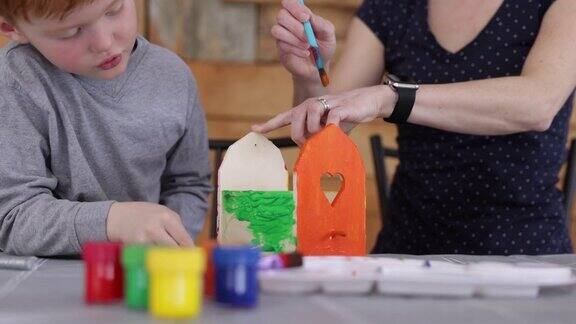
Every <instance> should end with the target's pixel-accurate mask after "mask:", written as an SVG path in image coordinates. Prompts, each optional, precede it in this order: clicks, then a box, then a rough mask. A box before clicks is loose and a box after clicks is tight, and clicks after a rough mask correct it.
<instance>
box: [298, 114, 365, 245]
mask: <svg viewBox="0 0 576 324" xmlns="http://www.w3.org/2000/svg"><path fill="white" fill-rule="evenodd" d="M326 175H328V176H333V177H340V178H341V179H342V183H341V186H340V189H339V191H338V193H337V194H336V197H335V198H334V199H333V200H332V201H330V200H329V199H328V198H327V196H326V194H325V192H324V191H323V189H322V185H321V178H322V177H323V176H326ZM294 182H295V183H294V188H295V191H296V193H295V194H296V197H297V204H296V205H297V206H296V208H297V210H296V214H297V237H298V250H299V251H300V252H301V253H303V254H304V255H348V256H358V255H366V186H365V183H366V171H365V169H364V163H363V162H362V158H361V156H360V152H359V151H358V148H357V147H356V145H355V144H354V142H352V140H351V139H350V138H349V137H348V136H347V135H346V134H344V132H342V131H341V130H340V128H338V127H337V126H335V125H329V126H327V127H326V128H325V129H324V130H322V131H321V132H320V133H318V134H316V135H314V136H312V137H311V138H310V139H309V140H308V141H307V142H306V143H305V144H304V147H303V148H302V149H301V151H300V156H299V158H298V161H297V162H296V166H295V168H294Z"/></svg>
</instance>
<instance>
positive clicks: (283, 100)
mask: <svg viewBox="0 0 576 324" xmlns="http://www.w3.org/2000/svg"><path fill="white" fill-rule="evenodd" d="M136 2H137V5H138V9H139V24H140V31H141V33H142V34H143V35H145V36H147V37H148V38H149V39H150V40H151V41H153V42H154V43H157V44H159V45H161V46H164V47H167V48H170V49H171V50H173V51H174V52H176V53H178V54H179V55H180V56H181V57H182V58H183V59H184V60H186V61H187V62H188V64H189V66H190V68H191V69H192V71H193V72H194V74H195V76H196V78H197V80H198V84H199V87H200V94H201V98H202V101H203V104H204V108H205V110H206V116H207V121H208V131H209V136H210V137H211V138H220V139H221V138H226V139H230V138H239V137H241V136H243V135H244V134H246V132H248V131H249V129H250V125H252V124H253V123H256V122H262V121H265V120H267V119H268V118H270V117H273V116H274V115H275V114H276V113H278V112H281V111H283V110H285V109H288V108H291V98H292V85H291V80H290V76H289V75H288V74H287V73H286V72H284V70H283V69H282V67H281V66H280V65H279V64H278V61H277V53H276V48H275V44H274V41H273V39H272V38H271V37H270V35H269V31H270V28H271V27H272V25H273V24H274V21H275V18H276V14H277V12H278V9H279V3H280V0H137V1H136ZM306 3H307V4H308V5H309V6H310V7H311V8H312V9H313V10H314V11H315V12H318V13H319V14H321V15H323V16H324V17H327V18H328V19H330V20H331V21H332V22H334V24H335V26H336V32H337V36H338V39H339V41H343V40H344V37H345V33H346V30H347V27H348V24H349V22H350V20H351V19H352V17H353V16H354V13H355V8H356V7H357V6H358V5H359V4H360V3H361V0H307V1H306ZM2 42H3V40H2V39H1V38H0V46H1V45H2ZM571 129H572V131H571V134H572V135H574V134H576V132H575V130H576V123H575V122H574V120H573V121H572V123H571ZM288 134H289V131H288V129H282V130H279V131H276V132H274V133H272V134H271V136H274V137H275V136H287V135H288ZM372 134H380V135H382V136H383V137H384V140H385V142H386V144H387V145H389V146H394V145H395V142H394V139H395V136H396V131H395V129H394V127H393V126H391V125H388V124H385V123H383V122H380V121H377V122H373V123H370V124H367V125H362V126H361V127H358V128H357V129H356V130H355V131H354V132H353V133H352V134H351V137H352V139H353V140H354V141H355V142H356V144H357V145H358V147H359V149H360V151H361V153H362V156H363V158H364V162H365V165H366V170H367V188H366V189H367V224H368V236H369V237H368V244H369V246H371V245H372V244H373V242H374V239H375V236H376V234H377V231H378V230H379V228H380V219H379V215H380V214H379V210H378V199H377V192H376V184H375V179H374V172H373V167H372V158H371V155H370V145H369V137H370V135H372ZM297 154H298V152H297V149H289V150H286V151H284V155H285V159H286V161H287V167H288V169H289V170H292V168H293V165H294V162H295V159H296V157H297ZM393 167H394V162H390V168H389V170H391V172H392V171H393ZM208 228H209V224H208V223H207V224H206V227H205V230H204V232H203V234H202V235H201V238H200V239H204V238H206V237H207V233H208ZM575 229H576V228H575ZM573 232H574V231H573Z"/></svg>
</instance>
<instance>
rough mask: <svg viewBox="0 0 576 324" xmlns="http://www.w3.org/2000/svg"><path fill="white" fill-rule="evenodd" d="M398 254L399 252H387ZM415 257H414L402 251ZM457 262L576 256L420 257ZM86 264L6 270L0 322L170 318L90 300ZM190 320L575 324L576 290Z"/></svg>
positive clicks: (305, 307) (212, 308)
mask: <svg viewBox="0 0 576 324" xmlns="http://www.w3.org/2000/svg"><path fill="white" fill-rule="evenodd" d="M386 256H388V257H390V256H391V257H400V255H386ZM403 257H412V258H414V256H403ZM417 258H426V259H432V260H445V261H450V262H455V263H461V262H464V263H465V262H474V261H500V262H520V261H522V262H526V261H532V262H553V263H558V264H562V265H567V266H571V267H573V268H574V269H576V255H572V254H570V255H550V256H538V257H532V256H521V255H518V256H509V257H503V256H464V255H435V256H420V257H417ZM83 284H84V274H83V264H82V262H81V261H79V260H56V259H42V260H41V263H40V265H39V267H38V268H37V269H36V270H32V271H12V270H0V323H19V324H20V323H61V324H66V323H164V322H166V321H161V320H156V319H155V318H153V317H152V316H151V315H149V314H148V313H147V312H138V311H132V310H128V309H126V308H125V307H124V306H123V305H122V304H115V305H109V306H88V305H86V304H84V300H83V296H84V295H83V294H84V285H83ZM189 322H191V323H239V324H241V323H250V324H254V323H274V324H280V323H315V324H316V323H332V324H344V323H355V324H356V323H358V324H363V323H411V324H416V323H442V324H450V323H458V324H460V323H466V324H473V323H482V324H487V323H507V324H512V323H522V324H526V323H535V324H546V323H570V324H573V323H576V291H575V290H572V289H567V290H564V291H558V290H551V291H545V292H544V293H543V294H542V295H541V296H540V297H539V298H537V299H482V298H469V299H450V298H408V297H389V296H378V295H374V296H326V295H309V296H296V297H294V296H292V297H290V296H278V295H267V294H262V295H261V299H260V305H259V307H258V308H256V309H253V310H237V309H228V308H222V307H220V306H218V305H216V304H214V303H213V302H211V301H206V302H205V303H204V308H203V312H202V315H201V316H200V317H199V318H198V319H197V320H195V321H192V320H191V321H189Z"/></svg>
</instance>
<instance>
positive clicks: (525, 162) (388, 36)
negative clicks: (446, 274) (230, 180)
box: [253, 0, 576, 255]
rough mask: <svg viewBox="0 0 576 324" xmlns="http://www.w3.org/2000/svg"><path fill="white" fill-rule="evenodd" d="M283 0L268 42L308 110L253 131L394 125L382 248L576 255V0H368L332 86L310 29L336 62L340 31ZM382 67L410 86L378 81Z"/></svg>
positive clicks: (292, 0) (301, 107)
mask: <svg viewBox="0 0 576 324" xmlns="http://www.w3.org/2000/svg"><path fill="white" fill-rule="evenodd" d="M282 5H283V8H282V10H281V11H280V13H279V14H278V23H277V25H275V26H274V27H273V29H272V35H273V36H274V37H275V38H276V39H277V44H278V48H279V51H280V58H281V62H282V64H283V65H284V66H285V67H286V69H287V70H288V71H290V72H291V73H292V75H293V79H294V88H295V91H294V92H295V96H294V100H295V104H297V105H298V106H296V107H295V108H293V109H291V110H289V111H286V112H284V113H281V114H280V115H278V116H276V117H275V118H273V119H271V120H270V121H268V122H267V123H265V124H262V125H256V126H254V127H253V129H254V130H256V131H260V132H268V131H271V130H273V129H276V128H279V127H282V126H285V125H289V124H291V128H292V137H293V139H294V140H295V141H297V142H298V143H300V144H301V143H303V142H304V141H305V140H306V139H307V138H308V137H309V136H311V135H312V134H314V133H316V132H318V131H319V130H320V129H321V128H322V127H323V126H324V125H325V124H326V123H334V124H337V125H340V127H341V128H343V129H344V130H345V131H349V130H351V129H352V128H353V127H354V126H356V125H357V124H359V123H363V122H368V121H372V120H375V119H379V118H386V119H387V120H388V121H391V122H395V123H397V124H398V132H399V135H398V147H399V153H400V165H399V167H398V169H397V173H396V175H395V177H394V181H393V184H392V190H391V198H390V204H389V207H388V210H386V223H385V224H384V226H383V229H382V231H381V232H380V234H379V237H378V241H377V243H376V246H375V247H374V250H373V252H375V253H411V254H429V253H465V254H504V255H506V254H552V253H568V252H571V251H572V248H571V244H570V239H569V235H568V231H567V228H566V221H565V219H566V210H565V209H564V208H563V204H562V195H561V193H560V192H559V191H558V190H557V189H556V187H555V184H556V182H557V180H558V179H557V174H558V171H559V169H560V167H561V164H562V161H563V159H564V157H565V142H566V136H567V131H568V120H569V116H570V113H571V104H570V103H571V100H570V98H569V97H571V95H572V93H573V90H574V87H575V85H576V19H575V18H576V1H573V0H556V1H553V0H489V1H477V0H366V1H365V2H364V3H363V5H362V6H361V7H360V9H359V11H358V14H357V17H356V18H355V19H354V21H353V22H352V24H351V27H350V30H349V34H348V41H347V43H346V45H345V48H344V50H343V53H342V57H341V59H340V61H339V64H338V66H337V67H336V68H335V69H333V70H331V71H330V75H331V77H332V84H331V85H330V87H329V88H328V89H323V88H322V86H321V85H320V81H319V78H318V76H317V74H318V73H317V71H316V70H315V67H314V65H312V64H311V62H310V58H309V55H310V53H309V47H308V45H307V44H306V42H305V39H306V38H305V37H304V32H303V28H302V21H306V20H307V19H311V21H312V24H313V26H314V29H315V32H316V35H317V37H318V39H319V43H320V49H321V52H322V55H323V57H324V59H325V60H327V61H330V60H331V58H332V56H333V53H334V51H335V48H336V40H335V35H334V28H333V26H332V24H331V23H330V22H328V21H326V20H325V19H323V18H321V17H319V16H317V15H314V14H313V13H311V12H310V10H309V9H307V8H306V7H303V6H301V5H299V4H298V3H297V1H296V0H284V1H283V3H282ZM384 71H387V72H388V73H390V74H392V75H396V76H403V77H404V79H403V82H401V83H400V84H396V86H394V85H393V84H394V83H393V82H391V83H390V85H388V84H381V80H382V78H383V76H384V75H385V74H384ZM398 85H399V86H400V87H398ZM414 85H418V86H419V88H418V89H417V90H416V89H415V88H416V87H415V86H414ZM308 98H310V99H308Z"/></svg>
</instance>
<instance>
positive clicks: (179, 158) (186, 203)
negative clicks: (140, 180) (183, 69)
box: [160, 75, 212, 237]
mask: <svg viewBox="0 0 576 324" xmlns="http://www.w3.org/2000/svg"><path fill="white" fill-rule="evenodd" d="M188 83H189V85H188V93H189V97H188V107H187V108H188V110H187V111H188V112H187V118H186V120H187V122H186V130H185V132H184V134H183V136H182V137H181V138H180V140H179V141H178V143H177V144H176V145H175V147H174V148H173V149H172V150H171V152H170V153H169V156H168V161H167V164H166V169H165V171H164V175H163V177H162V189H161V193H160V203H161V204H163V205H165V206H166V207H168V208H170V209H172V210H173V211H175V212H176V213H178V214H179V215H180V217H181V218H182V222H183V224H184V226H185V227H186V230H187V231H188V232H189V233H190V235H191V236H192V237H195V236H196V235H197V234H198V233H199V232H200V231H202V228H203V226H204V219H205V217H206V211H207V209H208V195H209V193H210V192H211V191H212V186H211V183H210V175H211V168H210V160H209V151H208V134H207V130H206V120H205V117H204V111H203V110H202V107H201V104H200V99H199V98H198V91H197V88H196V82H195V80H194V78H193V77H192V75H190V78H189V81H188Z"/></svg>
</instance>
